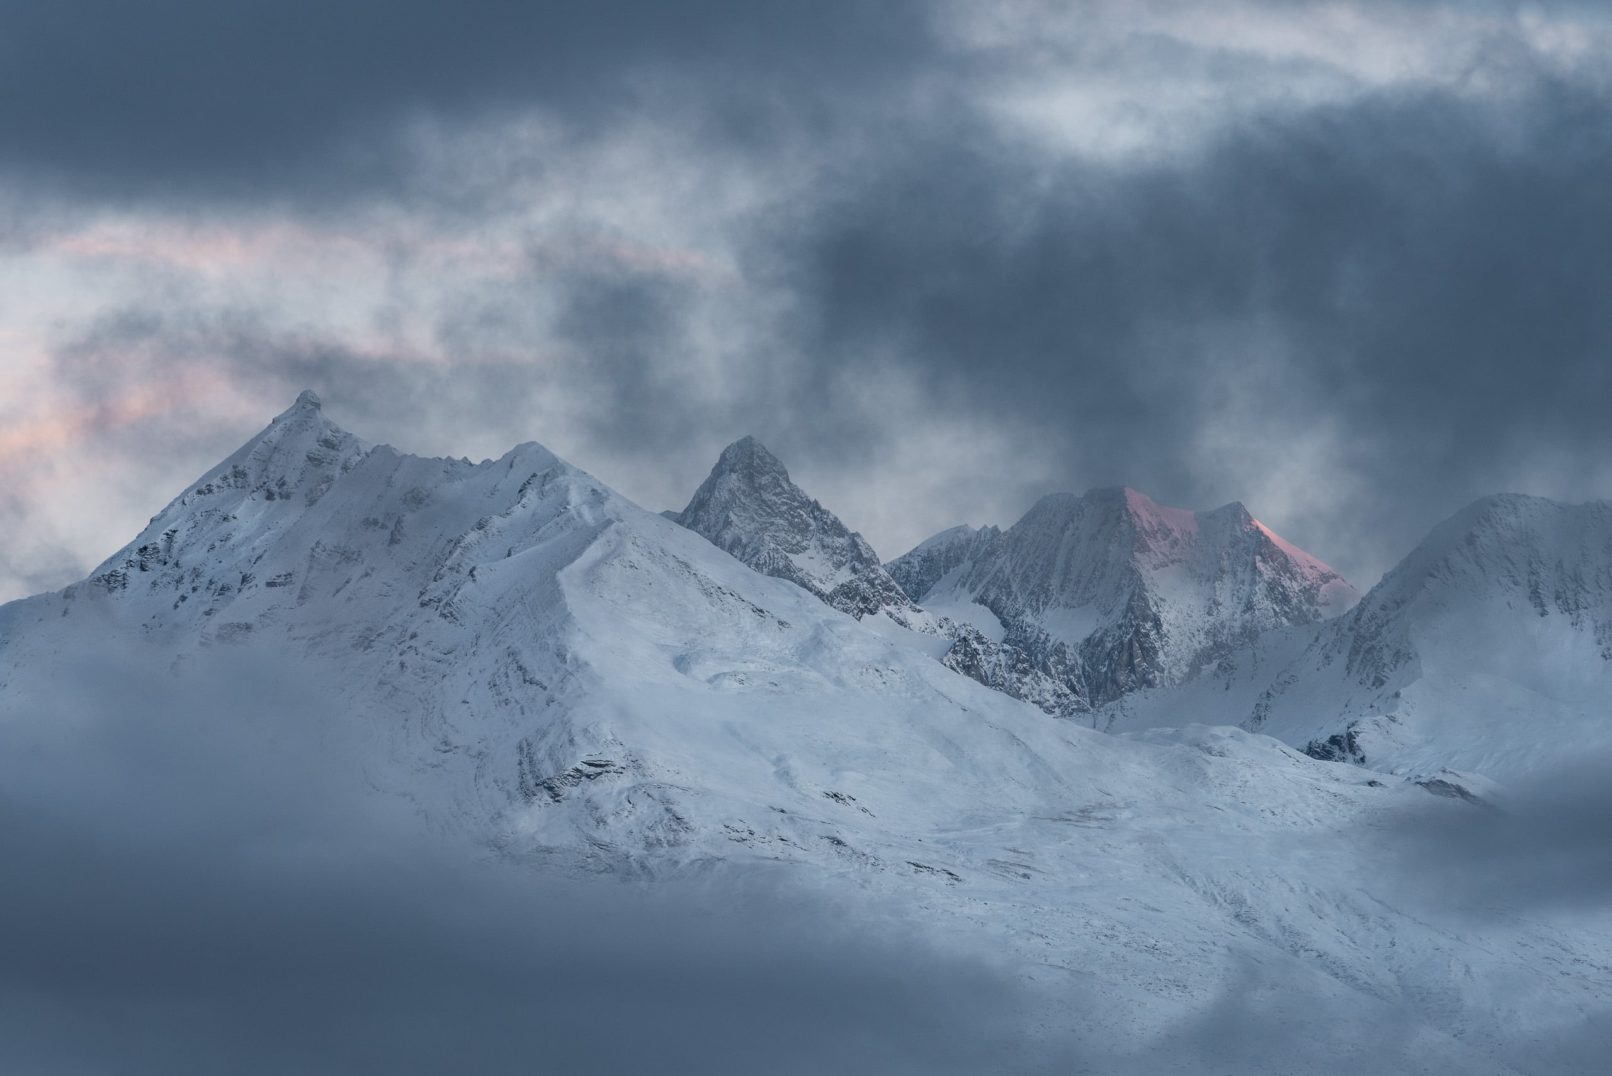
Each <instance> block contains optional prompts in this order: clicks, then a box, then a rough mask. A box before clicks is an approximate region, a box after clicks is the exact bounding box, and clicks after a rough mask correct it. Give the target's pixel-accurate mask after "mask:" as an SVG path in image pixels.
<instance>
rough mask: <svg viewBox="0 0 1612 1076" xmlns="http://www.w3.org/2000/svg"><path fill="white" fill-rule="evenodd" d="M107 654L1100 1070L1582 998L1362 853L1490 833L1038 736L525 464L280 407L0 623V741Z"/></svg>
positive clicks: (980, 700) (1539, 942) (1422, 1038)
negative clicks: (283, 706)
mask: <svg viewBox="0 0 1612 1076" xmlns="http://www.w3.org/2000/svg"><path fill="white" fill-rule="evenodd" d="M114 641H117V642H120V643H131V644H132V643H137V644H138V646H139V648H140V650H139V652H140V653H145V654H150V655H155V656H156V657H155V658H154V660H160V661H161V662H162V663H163V664H164V665H165V666H167V667H168V668H170V669H171V670H172V671H173V673H174V674H175V675H177V676H180V677H183V676H186V675H188V673H189V671H190V670H199V669H205V668H208V667H209V665H210V663H212V662H213V661H214V660H215V659H216V657H217V655H220V654H226V653H227V654H243V653H251V654H258V655H262V656H263V657H264V658H265V660H268V659H270V658H272V656H273V655H275V654H276V653H285V652H290V653H294V654H295V655H296V656H297V658H298V660H299V661H302V662H308V663H312V664H313V665H315V666H322V667H324V668H326V669H327V671H328V673H329V675H331V676H332V677H334V678H338V679H339V682H340V683H341V685H342V687H341V689H340V690H341V698H340V699H339V700H337V701H338V702H339V705H337V706H335V707H333V709H334V710H335V712H337V713H339V714H340V715H341V720H342V721H343V722H346V723H349V725H350V728H349V729H348V731H349V732H350V733H351V734H353V735H357V736H359V737H360V738H362V739H364V740H365V741H367V743H368V744H369V747H368V749H367V751H366V759H367V761H366V763H365V772H363V773H362V774H357V773H355V774H354V775H353V780H354V782H355V783H367V784H370V785H373V786H374V787H375V788H377V789H378V790H379V791H380V792H381V793H382V794H385V795H389V796H393V797H404V798H406V799H407V800H409V801H411V802H413V803H415V804H417V805H418V807H419V809H420V811H421V813H422V814H423V815H424V817H426V818H427V819H429V820H430V821H431V822H432V824H434V825H436V826H439V827H442V828H445V829H447V830H450V831H452V832H456V833H459V834H462V835H463V836H464V837H465V838H467V839H469V840H471V841H473V842H478V843H483V844H487V845H490V846H493V847H496V848H499V849H501V850H502V851H503V852H504V853H505V854H506V855H507V856H509V857H511V858H513V859H516V860H525V861H531V862H532V863H533V864H534V865H536V866H537V867H539V868H540V869H544V870H550V871H562V870H575V869H581V870H587V871H592V872H598V873H605V874H612V875H630V876H632V877H637V878H648V879H659V878H669V877H688V876H705V877H716V878H721V877H735V878H737V877H742V876H743V875H745V874H746V873H747V872H750V871H753V870H756V869H758V868H760V867H761V866H763V865H767V866H769V867H771V868H774V869H777V868H779V867H782V868H785V869H786V870H787V871H788V872H789V873H790V874H791V875H792V876H793V878H794V879H795V884H796V885H798V886H799V887H801V888H802V889H805V890H813V889H816V890H831V891H833V892H835V893H837V894H840V895H841V896H842V897H845V898H847V899H850V900H851V901H852V903H853V905H854V903H855V899H857V895H858V894H861V895H864V896H865V897H866V899H867V900H868V901H873V900H875V899H877V900H878V901H880V902H893V903H894V904H895V905H896V906H897V907H900V908H903V909H905V913H904V914H905V915H906V917H907V918H909V919H910V920H912V921H914V922H917V923H921V924H923V929H924V930H925V931H926V932H928V933H929V934H931V935H932V936H933V937H935V938H937V939H940V940H942V941H943V943H944V944H945V945H947V946H949V947H955V948H956V949H959V950H967V951H989V952H992V953H995V954H997V955H999V956H1002V957H1004V958H1005V959H1008V960H1010V961H1011V963H1012V964H1013V966H1014V967H1015V968H1017V969H1018V974H1019V975H1020V976H1022V978H1023V979H1024V980H1025V981H1027V982H1028V983H1029V984H1030V985H1031V986H1032V987H1033V996H1034V997H1035V998H1036V999H1037V1000H1036V1002H1035V1004H1034V1006H1033V1011H1031V1012H1029V1013H1027V1014H1026V1019H1027V1023H1028V1027H1027V1029H1026V1031H1025V1034H1026V1036H1028V1037H1030V1038H1032V1039H1040V1040H1045V1041H1047V1042H1061V1041H1069V1042H1072V1043H1077V1044H1078V1047H1079V1049H1080V1050H1081V1051H1083V1053H1082V1054H1081V1056H1083V1057H1087V1058H1091V1057H1101V1058H1103V1059H1104V1060H1103V1062H1102V1064H1101V1067H1100V1069H1099V1070H1100V1071H1137V1072H1150V1073H1151V1072H1170V1071H1180V1072H1198V1071H1204V1066H1205V1064H1206V1062H1207V1061H1209V1060H1214V1061H1215V1063H1216V1064H1220V1065H1221V1066H1222V1067H1223V1068H1224V1070H1225V1071H1238V1072H1260V1071H1268V1072H1289V1071H1314V1070H1315V1069H1316V1066H1317V1062H1316V1057H1317V1056H1318V1053H1319V1055H1320V1056H1323V1057H1324V1058H1325V1059H1326V1060H1325V1063H1324V1064H1322V1065H1321V1066H1320V1067H1322V1068H1324V1069H1326V1070H1328V1071H1339V1072H1378V1071H1421V1072H1451V1073H1456V1072H1459V1073H1483V1072H1519V1071H1520V1072H1529V1071H1534V1072H1540V1071H1552V1070H1553V1069H1552V1068H1549V1067H1546V1068H1541V1067H1540V1058H1541V1057H1542V1056H1544V1055H1542V1054H1541V1053H1539V1050H1538V1047H1537V1042H1538V1040H1540V1039H1550V1038H1551V1037H1553V1036H1555V1037H1560V1036H1564V1035H1568V1034H1573V1035H1580V1034H1582V1029H1583V1027H1584V1026H1585V1021H1586V1019H1588V1018H1589V1017H1590V1016H1592V1015H1594V1014H1597V1013H1599V1012H1601V1011H1602V1010H1603V1009H1604V1007H1605V998H1606V997H1607V996H1609V993H1612V937H1609V935H1608V933H1607V932H1606V930H1605V926H1606V924H1605V920H1604V916H1600V915H1599V913H1596V914H1590V913H1588V912H1581V913H1575V914H1571V915H1566V914H1559V915H1550V916H1545V915H1540V916H1529V915H1519V914H1509V913H1508V914H1505V915H1503V916H1500V917H1497V918H1495V919H1494V920H1492V921H1490V922H1487V923H1486V924H1485V927H1484V929H1483V931H1482V936H1481V940H1475V939H1474V935H1473V932H1472V931H1471V929H1469V928H1470V924H1465V923H1463V922H1461V921H1460V920H1459V919H1458V918H1457V917H1456V916H1455V915H1454V913H1452V912H1449V911H1448V910H1447V909H1445V908H1443V907H1442V906H1441V905H1440V904H1439V903H1438V901H1436V900H1435V901H1432V902H1431V903H1429V902H1428V901H1426V900H1424V899H1422V898H1421V897H1420V896H1418V891H1417V888H1416V887H1415V886H1407V885H1405V884H1404V870H1403V869H1402V868H1401V867H1400V866H1396V865H1394V864H1393V863H1391V862H1388V861H1387V860H1385V855H1386V854H1387V853H1385V848H1387V847H1388V846H1389V845H1390V844H1391V840H1390V838H1391V837H1392V835H1393V834H1394V832H1395V831H1396V829H1397V828H1398V827H1400V826H1402V825H1403V824H1404V822H1405V821H1406V820H1407V819H1435V820H1451V821H1452V824H1460V823H1462V822H1463V821H1464V820H1465V819H1467V818H1468V817H1469V815H1475V813H1476V812H1480V811H1482V810H1484V808H1481V807H1477V806H1473V805H1471V804H1468V803H1465V802H1461V801H1459V800H1457V799H1452V798H1445V797H1438V796H1433V795H1429V794H1428V791H1427V790H1425V789H1424V788H1421V787H1418V786H1417V785H1415V784H1414V783H1411V782H1405V781H1395V780H1391V779H1384V778H1382V777H1381V775H1377V774H1373V773H1370V772H1368V771H1365V770H1361V769H1359V768H1357V767H1352V766H1348V765H1344V764H1338V763H1328V762H1320V761H1316V760H1313V759H1309V758H1306V757H1304V756H1303V755H1301V754H1299V753H1298V752H1296V751H1294V750H1292V749H1290V748H1287V747H1284V746H1282V745H1281V744H1279V743H1278V742H1276V741H1275V740H1273V739H1270V738H1268V737H1264V736H1259V735H1252V734H1249V733H1247V732H1243V731H1239V730H1235V729H1207V728H1202V727H1196V728H1189V729H1186V730H1183V731H1175V732H1153V733H1141V734H1138V735H1136V736H1135V737H1130V738H1127V737H1115V736H1106V735H1102V734H1099V733H1096V732H1093V731H1091V730H1090V729H1087V728H1082V727H1079V726H1078V725H1076V724H1074V723H1071V722H1067V721H1058V720H1053V719H1050V718H1048V717H1047V716H1046V715H1044V714H1042V713H1041V712H1039V711H1038V710H1036V709H1034V708H1033V707H1030V706H1028V705H1024V704H1022V703H1019V702H1017V701H1015V700H1013V699H1010V698H1008V697H1006V696H1004V695H1002V694H1000V693H998V692H994V691H991V690H988V689H986V688H984V687H982V686H980V685H979V684H976V683H974V682H972V681H970V680H968V679H965V678H963V677H960V676H958V675H956V674H955V673H953V672H951V671H950V670H948V669H947V668H945V667H944V666H942V665H941V664H939V663H937V662H935V661H933V660H931V659H930V658H928V657H926V656H925V655H923V654H922V653H920V652H918V651H917V650H914V649H913V648H911V647H908V646H903V645H899V644H897V643H894V642H892V641H890V640H889V639H887V638H885V637H884V636H882V635H880V634H879V633H877V632H874V631H872V630H870V629H869V628H867V627H866V626H864V625H863V624H860V623H858V622H857V621H856V620H855V619H853V618H851V617H849V616H846V615H843V614H841V613H838V612H836V611H834V610H833V609H830V608H828V607H827V606H825V605H824V604H823V603H822V602H820V601H819V600H817V599H816V598H815V597H813V596H812V595H810V594H808V593H807V592H806V591H804V590H802V589H800V588H799V587H797V586H794V585H791V584H789V583H786V582H783V581H780V580H777V579H772V578H768V577H766V576H763V575H761V574H758V573H756V572H754V571H752V570H750V569H749V568H747V567H745V566H744V565H743V564H741V563H739V561H737V560H735V559H734V558H732V557H730V556H728V555H727V554H726V553H723V552H722V551H720V550H718V549H716V548H715V547H714V546H712V545H711V544H710V543H708V542H706V541H705V540H704V539H702V538H701V537H699V536H698V535H696V534H694V533H692V532H690V531H688V530H686V529H684V528H682V527H680V526H678V525H676V524H675V523H673V522H671V521H670V520H667V519H665V518H662V517H660V516H657V515H655V514H652V513H650V512H646V511H644V510H642V509H640V508H638V507H637V506H635V505H633V504H631V503H630V502H628V501H626V500H624V499H623V498H621V497H620V496H619V495H617V494H615V493H613V492H612V491H611V490H609V489H608V488H606V487H605V486H603V485H601V484H600V483H599V482H597V481H596V480H594V479H593V478H591V477H590V476H588V475H586V474H585V473H583V472H581V471H578V470H576V469H575V468H573V467H571V466H569V465H567V464H565V463H563V462H562V461H560V460H558V459H557V458H555V457H554V456H553V455H552V454H550V453H548V452H547V451H545V450H543V449H541V448H539V447H537V446H535V445H526V446H521V447H519V448H517V449H515V450H513V451H512V452H511V453H509V454H508V455H506V456H504V457H502V458H500V459H498V460H492V461H486V462H483V463H480V464H470V463H468V462H466V461H453V460H435V459H420V458H416V457H411V456H405V455H401V454H399V453H397V452H395V451H393V450H392V449H389V448H386V447H370V446H368V445H365V444H364V443H363V442H361V441H359V440H357V439H355V438H353V437H351V436H350V435H347V434H345V433H343V432H341V431H340V430H338V429H336V428H335V427H333V426H332V425H331V424H330V423H329V422H328V421H327V420H326V419H325V418H324V417H323V415H322V413H321V411H320V408H319V406H318V403H317V401H316V400H314V399H313V398H311V397H304V398H303V399H301V400H299V402H298V404H297V405H296V406H295V407H293V408H292V410H291V411H289V412H287V413H286V414H285V415H284V416H282V417H281V418H280V419H278V420H277V421H276V422H275V424H274V425H273V426H271V427H270V428H269V430H267V431H266V432H265V433H264V434H263V435H261V436H260V437H259V438H257V439H255V440H254V441H253V442H252V443H250V444H249V445H247V446H246V447H245V448H243V449H242V451H241V452H240V453H238V454H237V455H236V456H235V457H232V458H231V460H229V461H226V462H225V463H224V464H223V465H221V466H220V467H219V468H217V469H215V471H214V472H212V473H210V474H209V475H207V476H205V477H204V478H203V479H202V480H201V481H200V482H198V483H197V484H196V485H195V486H194V487H192V488H191V489H190V490H187V491H186V492H185V493H184V494H183V495H182V496H181V497H180V498H179V499H178V500H177V501H175V502H174V503H173V504H171V505H170V506H169V507H168V508H167V509H165V510H164V511H163V512H162V513H161V514H159V515H158V516H157V517H156V518H155V519H154V520H153V521H152V523H151V524H150V526H149V527H148V528H147V529H146V531H144V532H143V533H142V534H141V535H140V536H139V537H137V538H136V539H135V541H134V542H133V543H131V544H130V545H129V547H128V548H127V549H125V550H124V551H122V552H120V553H119V554H117V555H116V556H114V557H113V558H111V560H110V561H108V563H107V564H106V565H104V566H103V567H102V568H101V569H100V570H98V571H97V572H96V573H95V575H94V576H93V578H92V579H91V580H89V581H86V582H84V583H81V584H78V585H76V586H74V587H71V588H69V589H68V590H67V591H65V592H62V593H60V594H54V595H45V596H41V597H37V598H33V599H29V600H27V601H24V602H19V603H13V604H12V605H9V606H6V607H4V608H3V609H0V700H3V703H0V705H3V707H4V714H3V716H0V720H4V721H7V722H16V721H26V720H28V717H29V714H30V713H31V712H34V711H36V710H37V709H38V708H39V705H40V703H41V701H42V700H44V699H46V698H48V697H49V696H50V694H51V693H52V692H53V691H54V690H55V689H57V688H59V686H60V678H61V677H62V676H64V675H66V672H65V671H64V670H67V669H69V668H74V669H76V668H79V667H80V666H79V664H73V663H74V662H81V661H82V658H83V655H84V654H85V653H86V652H88V653H95V652H97V651H98V650H99V649H100V648H110V647H111V645H112V643H113V642H114ZM1239 1014H1240V1015H1239ZM803 1018H804V1017H803ZM1217 1021H1221V1022H1223V1023H1229V1024H1232V1025H1233V1026H1236V1027H1238V1028H1258V1029H1261V1033H1262V1034H1264V1035H1265V1037H1264V1038H1263V1039H1261V1040H1259V1041H1255V1042H1252V1043H1250V1042H1245V1041H1242V1040H1241V1039H1239V1040H1238V1041H1237V1042H1232V1043H1227V1042H1224V1041H1221V1040H1219V1039H1218V1038H1217V1036H1216V1035H1215V1034H1214V1029H1215V1027H1216V1022H1217ZM1217 1051H1220V1053H1217ZM1221 1054H1224V1057H1222V1056H1221ZM1225 1057H1233V1058H1235V1060H1234V1061H1230V1062H1228V1061H1226V1060H1225ZM1226 1066H1229V1067H1226ZM1555 1070H1559V1066H1558V1067H1557V1069H1555Z"/></svg>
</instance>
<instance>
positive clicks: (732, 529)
mask: <svg viewBox="0 0 1612 1076" xmlns="http://www.w3.org/2000/svg"><path fill="white" fill-rule="evenodd" d="M674 518H675V519H676V521H677V522H678V523H681V524H682V525H683V526H685V527H687V528H688V529H689V530H691V531H694V532H695V533H696V534H699V535H702V536H704V537H705V538H706V539H707V540H708V541H710V542H711V543H712V544H713V545H716V546H717V547H718V548H720V549H723V550H725V551H727V552H728V553H730V554H732V555H733V556H735V557H737V558H738V559H739V560H741V561H743V562H744V563H745V564H747V565H749V566H750V567H751V568H754V569H755V570H756V571H758V572H761V573H762V574H763V575H771V576H775V577H777V578H779V579H787V580H789V581H790V582H791V583H794V584H796V585H797V586H800V587H802V588H804V589H806V590H808V591H810V592H811V593H812V594H815V595H816V596H817V597H819V598H821V599H822V600H823V601H825V602H827V603H828V604H829V605H832V606H833V607H834V608H836V609H839V610H841V611H842V612H846V613H849V614H851V615H852V616H854V617H857V618H859V619H860V618H861V617H864V616H868V615H872V614H876V613H880V612H884V613H888V614H890V615H891V617H892V619H896V620H898V621H900V622H903V623H907V622H910V621H911V620H912V618H913V617H915V616H917V615H918V610H917V609H916V608H915V607H914V606H913V604H912V602H911V601H910V600H909V599H908V598H907V595H906V594H905V592H903V591H902V589H901V588H900V587H899V586H898V585H897V584H896V582H895V580H893V579H891V578H890V575H889V573H888V572H886V571H885V570H884V566H883V565H882V564H880V563H879V558H878V555H877V554H875V553H874V552H873V550H872V548H871V547H869V545H868V543H867V542H866V541H865V540H864V539H863V538H862V536H861V535H860V534H858V533H856V532H855V531H853V530H851V529H850V528H849V527H847V526H846V525H845V524H844V523H842V522H840V519H839V517H838V516H836V515H835V514H834V513H833V512H830V511H829V510H828V509H826V508H824V507H823V506H822V505H821V504H819V503H817V501H816V500H814V499H813V498H811V497H810V496H808V495H807V493H806V491H805V490H803V489H801V488H800V487H799V486H797V485H796V484H795V483H794V482H793V481H791V480H790V477H789V472H788V471H787V470H786V469H785V468H784V465H783V463H782V461H780V460H779V459H778V457H777V456H774V455H773V454H772V453H771V452H770V451H768V450H767V448H766V446H765V445H763V444H762V443H761V442H760V441H758V440H756V439H755V438H754V437H750V436H746V437H741V438H739V440H737V441H735V442H733V443H732V444H731V445H729V446H728V447H727V448H725V449H723V450H722V454H721V455H720V456H719V457H718V458H717V461H716V466H714V467H712V468H711V473H710V475H709V477H707V478H706V480H705V481H704V482H703V483H702V484H701V485H700V488H699V489H698V490H696V491H695V493H694V497H693V499H691V500H690V501H689V503H688V507H687V508H685V509H683V511H682V512H681V513H678V514H677V515H676V516H675V517H674Z"/></svg>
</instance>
